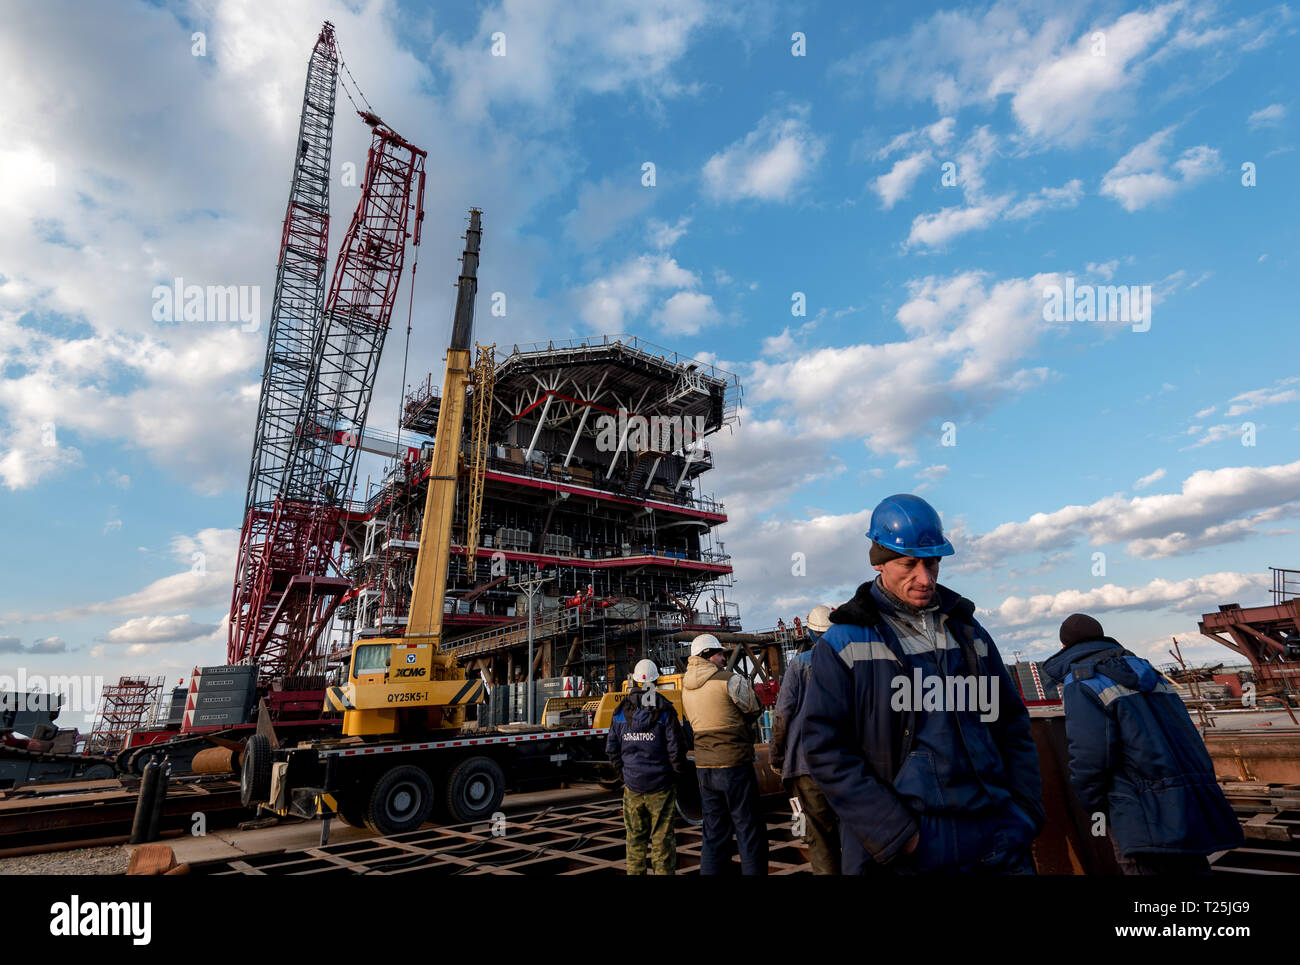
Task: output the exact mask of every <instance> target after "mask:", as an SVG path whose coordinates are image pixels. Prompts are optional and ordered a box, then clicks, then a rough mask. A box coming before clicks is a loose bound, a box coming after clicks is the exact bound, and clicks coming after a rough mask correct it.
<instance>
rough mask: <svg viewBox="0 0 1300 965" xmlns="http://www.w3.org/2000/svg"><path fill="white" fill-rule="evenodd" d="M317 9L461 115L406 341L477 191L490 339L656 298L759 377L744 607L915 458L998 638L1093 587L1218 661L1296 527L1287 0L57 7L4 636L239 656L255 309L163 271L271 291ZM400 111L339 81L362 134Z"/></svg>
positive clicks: (737, 595) (390, 413) (723, 463)
mask: <svg viewBox="0 0 1300 965" xmlns="http://www.w3.org/2000/svg"><path fill="white" fill-rule="evenodd" d="M863 6H864V7H865V6H866V5H863ZM324 19H330V20H332V21H333V22H334V23H335V24H336V26H337V29H338V36H339V39H340V43H341V48H342V51H343V55H344V59H345V60H346V62H347V64H348V66H349V68H350V70H351V72H352V75H353V76H354V77H355V79H356V81H357V83H358V84H359V85H360V87H361V89H362V90H363V91H364V92H365V95H366V97H367V98H368V99H369V100H370V102H371V103H372V104H373V105H374V106H375V108H376V109H377V110H378V112H379V113H380V114H381V115H382V116H383V117H384V118H385V119H386V120H387V121H388V122H389V123H391V124H392V125H393V126H394V127H396V128H397V129H398V130H399V131H400V132H401V133H402V134H403V135H404V136H406V137H407V138H409V139H411V140H412V141H414V142H415V143H417V144H420V145H422V146H424V147H426V148H427V149H428V150H429V165H428V166H429V171H430V178H429V184H428V193H427V196H426V209H427V212H428V214H427V217H426V221H425V244H424V245H423V249H422V251H421V254H420V271H419V274H418V275H417V280H416V283H415V312H414V330H413V334H412V342H411V360H410V367H409V370H410V372H411V373H412V375H411V376H410V378H409V380H410V381H414V380H415V379H416V378H417V377H418V378H420V379H422V377H423V373H424V372H427V371H429V370H430V369H439V368H440V360H441V354H442V347H443V346H444V345H445V342H446V338H447V331H448V328H449V322H450V316H451V300H452V288H451V282H452V281H453V279H454V276H455V273H456V269H457V264H456V260H455V259H456V256H457V253H458V251H459V247H460V245H461V241H460V238H459V235H460V234H461V231H462V229H463V220H462V219H463V217H464V212H465V209H466V208H467V207H468V206H469V205H471V204H477V205H479V206H481V207H482V208H483V209H484V216H483V224H484V235H483V260H482V268H481V271H480V278H481V289H480V290H481V291H482V292H484V293H489V292H494V291H501V292H504V293H505V294H506V296H507V306H508V308H507V315H506V317H504V318H498V317H493V316H492V315H490V313H489V312H488V311H487V305H486V303H485V302H483V301H482V300H481V301H480V310H479V314H478V325H479V329H478V332H477V334H478V337H479V338H480V339H481V340H483V341H491V340H495V341H498V342H510V341H524V340H530V339H534V338H549V337H566V336H574V335H583V334H591V333H614V332H622V331H626V332H632V333H635V334H638V335H641V336H643V337H645V338H648V339H650V340H652V341H654V342H657V343H659V344H662V345H665V346H667V347H669V348H671V349H674V350H677V351H681V352H684V353H688V354H693V355H696V356H699V357H701V358H705V359H707V360H709V361H713V362H716V363H717V364H719V365H720V366H722V367H723V368H725V369H727V370H729V371H732V372H735V373H737V374H738V375H739V376H740V377H741V379H742V381H743V383H744V386H745V403H746V404H745V407H744V411H743V413H742V419H741V424H740V425H739V427H737V428H736V429H735V431H734V432H732V433H729V434H726V435H724V436H723V437H721V438H718V439H716V440H715V442H714V450H715V453H716V462H717V464H718V468H717V469H716V470H715V471H714V472H712V473H711V474H710V475H711V476H712V477H713V478H712V479H709V480H708V483H707V488H709V489H710V490H712V491H713V492H714V493H716V495H717V496H719V497H720V498H722V499H723V500H724V501H725V502H726V505H727V510H728V513H729V515H730V522H729V523H728V524H727V525H726V526H725V527H724V528H723V529H722V530H721V531H720V535H721V536H722V538H723V539H724V541H725V542H726V545H727V549H728V551H729V552H731V553H732V554H733V555H734V565H735V568H736V578H737V585H736V587H735V589H734V591H732V594H731V595H732V598H733V599H735V600H737V601H738V602H740V604H741V605H742V609H743V614H744V617H745V622H746V625H747V626H749V627H752V628H757V627H763V626H769V625H771V624H772V623H774V622H775V620H776V618H777V617H778V616H784V617H786V619H787V621H788V620H789V618H790V617H791V616H792V615H793V614H795V613H806V612H807V610H808V609H809V608H810V607H811V606H812V605H814V604H816V603H818V602H831V603H835V602H839V601H842V600H843V599H845V598H847V597H848V596H849V595H851V593H852V592H853V588H854V587H855V586H856V585H857V584H858V583H859V582H861V581H862V580H864V579H866V578H867V577H868V575H869V573H868V570H867V564H866V551H867V543H866V540H865V538H864V536H863V533H864V531H865V529H866V522H867V517H868V516H869V513H870V509H871V507H872V506H874V505H875V503H876V502H877V501H878V500H879V499H880V498H882V497H883V496H886V495H888V494H890V493H894V492H907V491H912V492H919V493H921V494H922V495H924V496H925V497H926V498H927V499H929V500H931V502H933V503H934V505H935V506H936V507H937V508H938V509H939V510H940V511H941V512H942V513H943V516H944V519H945V523H946V525H947V526H948V528H949V530H950V533H951V535H952V538H953V541H954V543H955V544H956V546H957V550H958V552H957V555H956V556H955V557H954V558H952V559H951V560H948V561H946V562H945V564H944V569H943V572H942V574H941V581H943V582H945V583H947V584H948V585H950V586H953V587H954V588H955V589H958V590H959V591H961V592H962V593H964V594H965V595H967V596H969V597H971V598H972V599H973V600H974V601H975V602H976V604H977V606H978V607H979V608H980V611H981V618H982V619H983V621H984V622H985V624H986V625H987V626H988V627H989V628H990V630H991V631H992V632H993V633H994V635H995V638H996V639H998V640H999V641H1000V644H1001V646H1002V648H1003V650H1004V651H1005V652H1007V653H1008V654H1009V653H1010V652H1012V651H1021V652H1022V653H1024V654H1028V655H1032V656H1045V655H1047V653H1048V652H1049V651H1050V648H1051V646H1053V641H1054V640H1055V635H1056V629H1057V626H1058V625H1059V623H1060V620H1061V619H1063V618H1064V617H1065V616H1066V615H1068V614H1069V613H1070V612H1073V611H1075V610H1086V611H1088V612H1091V613H1093V614H1094V615H1095V616H1097V617H1098V618H1099V619H1101V620H1102V622H1103V624H1104V625H1105V626H1106V628H1107V630H1108V632H1110V633H1111V634H1112V635H1114V636H1116V637H1118V638H1119V639H1120V640H1121V641H1123V642H1125V643H1126V644H1128V645H1129V646H1130V647H1131V648H1132V649H1134V650H1136V651H1137V652H1139V653H1143V654H1145V655H1148V656H1151V657H1153V658H1160V659H1163V657H1164V652H1165V650H1166V649H1167V647H1168V639H1169V636H1170V635H1171V634H1176V635H1177V636H1178V637H1179V639H1180V641H1182V642H1183V644H1184V646H1185V648H1186V649H1187V651H1188V652H1190V653H1191V654H1192V655H1193V656H1195V657H1197V658H1200V659H1215V660H1219V659H1223V658H1224V657H1225V656H1228V653H1227V651H1225V650H1223V649H1222V648H1220V647H1217V646H1216V645H1214V644H1212V643H1210V642H1208V641H1205V640H1204V638H1201V637H1199V635H1197V633H1196V620H1197V616H1198V615H1199V614H1200V613H1202V612H1206V611H1209V610H1213V609H1215V608H1216V606H1217V605H1218V604H1219V603H1221V602H1233V601H1235V602H1240V603H1241V604H1243V605H1251V604H1260V603H1264V602H1268V599H1269V598H1268V594H1267V592H1266V591H1267V586H1268V571H1267V567H1268V566H1269V565H1273V566H1297V567H1300V552H1297V548H1298V544H1297V539H1296V535H1295V525H1296V519H1297V516H1300V461H1298V460H1300V405H1298V404H1297V403H1300V378H1297V375H1298V369H1297V366H1296V363H1295V358H1296V357H1297V348H1300V335H1298V334H1297V312H1296V308H1295V299H1294V283H1293V282H1291V281H1289V279H1293V278H1294V277H1295V276H1296V269H1297V250H1296V249H1297V245H1296V240H1297V239H1296V228H1295V225H1296V223H1297V220H1298V217H1297V216H1298V215H1300V210H1298V207H1300V206H1298V205H1297V200H1296V195H1297V192H1296V184H1297V182H1298V175H1300V172H1298V171H1297V153H1296V150H1295V148H1296V142H1297V134H1296V126H1295V116H1296V110H1297V105H1296V104H1295V102H1294V97H1293V90H1294V88H1295V83H1294V77H1295V67H1294V64H1295V62H1296V55H1297V36H1296V30H1297V26H1298V25H1300V18H1298V15H1297V13H1296V12H1295V11H1294V10H1291V9H1289V8H1288V7H1286V6H1284V5H1274V6H1254V5H1234V4H1226V3H1218V4H1215V3H1193V2H1172V3H1164V4H1149V5H1142V6H1125V5H1120V4H1105V3H1102V4H1060V5H1056V6H1052V5H1045V4H1016V3H995V4H992V5H972V6H965V7H958V6H943V5H920V4H876V5H871V9H857V7H856V5H837V4H818V3H807V4H793V5H792V4H781V5H779V6H778V5H776V4H744V5H741V4H730V3H704V2H691V0H680V2H667V0H664V2H651V3H644V2H638V3H626V4H624V3H617V2H612V3H573V2H570V3H563V4H559V3H542V2H530V3H510V2H506V3H487V4H479V5H477V6H475V7H474V8H473V9H469V8H467V7H465V6H463V5H452V4H433V5H426V4H395V3H383V2H374V3H362V4H341V3H306V2H288V3H281V4H275V5H273V7H272V5H265V4H259V3H254V2H216V3H201V4H193V5H189V4H170V3H163V4H132V3H125V2H124V3H119V4H115V5H111V6H109V5H105V6H102V7H101V6H99V5H95V6H86V5H75V4H70V3H67V4H61V3H45V4H36V3H33V4H28V5H20V6H18V7H17V8H15V9H14V10H13V11H12V12H11V15H10V17H9V20H8V22H7V25H6V29H5V31H4V33H3V34H2V35H0V72H2V73H3V74H4V79H5V89H6V91H7V96H6V98H5V100H4V103H2V104H0V130H3V131H4V132H5V137H4V139H3V141H2V142H0V172H2V173H3V177H0V221H2V222H3V224H4V225H5V228H4V231H3V232H0V362H2V364H3V370H2V371H3V376H4V381H3V383H0V421H2V422H3V425H4V428H5V432H4V435H3V437H2V438H0V500H3V506H4V511H5V519H6V523H7V526H6V531H7V534H8V537H9V544H10V547H11V550H10V553H9V554H8V561H9V562H8V564H7V565H6V566H5V580H4V582H3V591H0V593H2V596H0V674H3V673H14V672H15V670H16V669H17V668H18V667H22V668H25V670H26V672H27V673H29V674H33V673H40V674H65V673H96V674H103V675H104V676H105V677H107V678H109V679H116V677H117V676H118V675H120V674H123V673H151V674H163V673H166V674H168V675H171V676H175V677H180V676H184V675H186V674H188V672H189V670H190V668H191V667H192V666H194V665H195V664H196V663H197V664H202V663H216V662H221V661H222V660H223V659H224V653H225V632H224V629H223V628H222V626H221V620H222V616H223V614H224V612H225V610H226V608H227V606H228V603H229V591H230V580H231V573H232V566H233V559H232V557H233V553H234V547H235V541H236V539H237V535H238V526H239V523H240V516H241V513H242V508H243V497H244V483H245V479H246V474H247V465H248V456H249V449H250V445H251V433H252V423H253V417H254V414H255V407H256V400H257V389H258V379H259V378H260V374H261V366H262V357H263V352H264V348H265V339H266V334H265V327H264V326H262V327H259V328H258V330H256V331H253V332H245V331H241V330H240V326H239V325H237V324H232V323H221V322H205V323H175V324H159V323H157V322H155V321H154V320H153V318H152V317H151V307H152V302H151V294H150V293H151V291H152V288H153V287H154V285H156V284H158V283H159V282H160V281H164V280H167V279H171V278H173V277H177V276H180V277H183V278H185V279H186V282H187V283H196V284H204V285H206V284H220V285H232V284H233V285H250V286H260V288H261V292H262V305H263V314H264V315H265V313H267V312H269V306H270V293H271V291H272V286H273V282H274V268H275V260H276V257H277V252H278V240H279V223H280V219H281V217H282V215H283V210H284V200H285V196H286V192H287V188H288V178H289V172H290V165H291V158H292V150H293V148H292V143H293V139H294V136H295V132H296V126H297V116H298V111H299V106H300V97H301V91H302V80H303V74H304V70H305V66H306V59H307V56H308V54H309V52H310V50H311V46H312V43H313V42H314V39H315V36H316V32H317V30H318V28H319V24H320V22H321V21H322V20H324ZM196 31H197V32H201V33H202V34H203V42H204V51H203V54H202V56H195V55H194V39H193V34H194V33H195V32H196ZM497 33H501V34H504V37H505V55H504V56H497V57H494V56H492V54H491V48H492V46H493V35H494V34H497ZM796 33H798V34H801V35H802V36H803V53H802V55H801V56H796V55H795V54H794V50H793V48H794V47H795V46H796V44H797V43H798V41H797V39H796V38H795V36H794V35H795V34H796ZM366 135H367V130H366V128H365V127H364V125H362V123H361V122H360V120H358V119H356V118H355V116H353V115H352V114H351V113H350V107H349V106H348V103H347V99H346V98H345V97H344V96H342V94H340V97H339V111H338V118H337V121H336V127H335V154H334V166H335V168H336V170H338V171H340V172H341V170H342V165H344V164H345V163H348V162H351V163H354V164H356V165H357V166H358V167H360V166H361V165H362V164H363V163H364V150H365V146H366V144H367V136H366ZM647 163H650V164H653V165H654V173H655V178H654V184H653V186H647V185H645V184H643V171H644V167H643V166H644V165H645V164H647ZM1243 165H1251V166H1253V167H1252V168H1251V169H1249V170H1250V171H1252V172H1253V180H1254V184H1253V185H1251V186H1247V185H1246V184H1244V183H1243V179H1246V180H1250V178H1249V177H1247V172H1246V169H1243ZM945 171H947V172H948V174H949V176H948V177H945ZM332 192H333V193H332V206H333V218H334V233H333V236H332V244H331V248H335V249H336V248H337V244H338V241H339V240H340V238H341V236H342V230H343V227H344V225H345V224H346V221H347V218H348V216H349V215H350V212H351V210H352V208H353V207H354V206H355V203H356V198H357V191H356V189H355V188H353V187H349V186H346V185H344V184H343V183H342V180H341V178H338V177H336V180H335V182H334V186H333V189H332ZM1067 276H1068V277H1070V278H1072V279H1073V281H1074V284H1077V285H1093V286H1105V285H1124V286H1137V287H1138V289H1139V290H1140V289H1141V287H1142V286H1149V288H1150V291H1151V293H1152V299H1153V305H1152V310H1151V319H1150V322H1151V324H1150V326H1149V330H1147V331H1135V330H1134V326H1132V325H1131V324H1128V323H1125V322H1121V321H1114V320H1111V321H1076V322H1050V321H1045V320H1044V318H1043V312H1042V309H1043V305H1044V301H1045V292H1047V291H1048V290H1049V289H1050V288H1051V286H1054V285H1063V284H1064V281H1065V279H1066V277H1067ZM405 285H406V283H404V286H403V295H402V297H401V298H399V302H400V303H401V304H403V305H404V304H405V300H406V299H405V291H406V287H405ZM795 293H802V295H803V300H804V301H805V302H806V313H805V314H803V315H794V314H792V306H793V302H792V297H793V296H794V294H795ZM398 316H400V317H397V316H395V318H394V332H393V334H392V336H391V337H390V340H389V343H388V349H387V351H386V353H385V358H384V362H383V364H382V367H381V370H380V378H379V385H378V388H377V391H376V394H375V399H374V403H373V406H372V410H371V412H372V415H371V423H372V424H373V425H375V426H376V427H381V428H391V427H392V425H393V424H394V422H395V413H396V409H397V405H398V400H399V398H400V386H399V383H400V381H401V364H402V347H403V346H402V334H403V333H402V329H403V328H404V324H405V314H404V312H399V313H398ZM1139 327H1140V326H1139ZM945 424H951V429H950V431H949V433H948V436H949V438H948V440H947V441H949V442H953V441H955V445H945V444H944V438H943V437H944V432H945ZM1247 424H1249V426H1250V427H1251V428H1249V429H1248V428H1246V426H1247ZM1243 441H1245V442H1249V443H1251V444H1243ZM380 468H381V467H380V466H378V465H377V464H375V463H374V462H368V463H365V464H363V466H362V474H363V478H364V474H365V473H366V472H378V471H379V469H380ZM797 553H802V554H804V556H805V558H806V560H807V569H806V574H805V575H802V576H794V575H792V573H791V569H792V562H791V561H792V555H793V554H797ZM1096 553H1103V554H1105V572H1104V574H1094V572H1093V571H1094V569H1095V568H1096V567H1095V560H1094V554H1096ZM73 723H75V721H74V722H73Z"/></svg>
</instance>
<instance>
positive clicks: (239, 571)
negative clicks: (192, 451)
mask: <svg viewBox="0 0 1300 965" xmlns="http://www.w3.org/2000/svg"><path fill="white" fill-rule="evenodd" d="M338 77H339V57H338V48H337V45H336V43H335V39H334V25H333V24H331V23H329V22H328V21H327V22H326V23H325V24H324V25H323V26H322V27H321V30H320V34H319V36H318V37H317V38H316V46H315V47H314V48H313V49H312V53H311V57H310V59H309V60H308V62H307V81H306V86H305V89H304V90H303V97H302V114H301V117H300V119H299V123H298V137H297V139H296V140H295V141H294V162H293V176H292V179H291V180H290V183H289V202H288V205H287V207H286V209H285V213H284V226H283V230H282V231H281V233H280V260H279V262H278V263H277V265H276V273H275V296H274V300H273V302H272V307H271V319H270V324H269V326H268V332H267V342H266V361H265V363H264V365H263V368H262V391H261V396H260V399H259V401H258V407H257V422H256V423H255V425H254V433H253V458H252V461H251V464H250V466H249V473H248V494H247V497H246V498H245V501H244V521H243V528H242V530H241V531H240V539H239V554H238V556H237V558H236V563H235V583H234V589H233V591H232V597H231V604H230V629H229V639H228V644H227V654H226V657H227V662H228V663H232V664H233V663H239V662H240V661H241V660H243V659H245V658H246V657H248V656H250V655H251V654H252V653H253V652H254V651H255V649H256V646H255V643H254V641H255V639H256V636H257V634H258V629H259V627H260V625H261V624H262V622H263V621H264V618H265V613H264V611H266V610H268V609H269V610H273V609H274V608H275V603H276V601H275V600H274V599H269V598H268V597H267V593H266V592H265V590H264V587H265V586H266V585H267V584H268V583H273V582H274V577H273V575H272V573H271V572H270V571H271V570H273V569H274V568H275V565H276V563H275V553H274V550H273V547H272V546H271V538H272V530H273V526H272V520H273V517H274V510H275V506H276V501H277V500H278V499H280V498H281V497H282V496H283V495H284V493H285V488H286V481H285V474H286V471H287V468H288V464H289V460H290V453H291V451H292V449H293V447H294V441H295V439H296V437H297V434H298V425H299V417H300V414H301V411H302V407H303V403H304V401H305V400H306V398H307V395H308V393H309V387H308V380H307V376H308V373H309V372H310V371H311V367H312V359H313V356H314V353H315V351H316V346H317V343H318V342H319V340H320V331H321V324H322V319H323V317H324V310H325V282H326V279H327V277H328V270H327V269H328V267H329V264H328V262H329V227H330V191H329V186H330V153H331V149H332V146H333V139H334V99H335V95H336V93H337V90H338Z"/></svg>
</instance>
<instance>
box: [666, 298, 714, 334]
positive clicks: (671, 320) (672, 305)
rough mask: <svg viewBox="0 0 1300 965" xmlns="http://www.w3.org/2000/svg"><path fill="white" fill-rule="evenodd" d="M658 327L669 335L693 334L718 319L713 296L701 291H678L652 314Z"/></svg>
mask: <svg viewBox="0 0 1300 965" xmlns="http://www.w3.org/2000/svg"><path fill="white" fill-rule="evenodd" d="M653 320H654V322H655V324H656V325H658V326H659V328H660V329H661V330H662V331H664V332H667V333H668V334H670V335H694V334H695V333H696V332H698V331H699V330H700V329H701V328H704V327H705V326H707V325H710V324H712V323H713V322H716V321H717V320H718V312H717V309H716V308H714V306H713V296H712V295H705V294H704V293H702V292H678V293H677V294H676V295H672V296H670V297H669V298H668V300H667V301H665V302H664V303H663V305H662V306H661V307H660V308H659V311H658V312H657V313H656V314H655V316H654V319H653Z"/></svg>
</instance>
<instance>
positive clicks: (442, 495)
mask: <svg viewBox="0 0 1300 965" xmlns="http://www.w3.org/2000/svg"><path fill="white" fill-rule="evenodd" d="M481 214H482V212H481V211H480V210H479V209H478V208H470V212H469V228H468V230H467V231H466V232H465V251H464V254H463V255H462V256H461V270H460V280H459V282H458V286H457V287H458V291H457V293H456V314H455V318H454V320H453V323H452V334H451V344H450V346H449V347H448V349H447V368H446V372H445V374H444V376H443V385H442V407H441V409H440V410H439V412H438V427H437V431H436V435H435V436H434V445H433V463H432V465H431V466H430V469H429V483H428V490H427V491H426V493H425V499H424V518H423V520H422V522H421V525H420V546H419V550H418V552H417V556H416V563H415V581H414V584H413V586H412V589H411V609H410V613H409V615H408V618H407V626H406V634H405V636H403V637H391V638H385V639H373V640H362V641H360V642H358V643H357V644H356V646H355V647H354V648H353V650H352V660H351V663H350V665H349V671H348V682H347V683H346V684H345V685H343V686H341V687H331V688H329V690H327V691H326V700H325V709H326V710H342V711H343V733H344V734H345V735H346V736H369V735H376V734H390V733H399V732H402V731H404V730H422V729H432V728H457V727H460V725H461V723H462V722H463V721H464V715H465V707H466V706H467V705H468V704H471V703H477V702H479V701H480V700H482V697H483V684H482V681H475V680H466V679H465V675H464V671H462V670H461V669H460V667H459V666H458V664H457V662H456V659H455V658H454V657H451V656H446V655H443V654H441V653H439V644H440V642H441V638H442V610H443V599H444V597H445V594H446V589H447V563H448V560H449V558H450V556H451V525H452V517H453V513H454V510H455V502H456V481H457V477H458V476H459V472H460V452H461V436H462V433H463V431H464V426H465V396H466V393H467V390H468V388H469V380H470V349H469V345H470V337H471V335H472V334H473V329H474V298H475V295H476V294H477V292H478V255H479V241H480V239H481V237H482V228H481V226H480V223H479V216H480V215H481Z"/></svg>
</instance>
